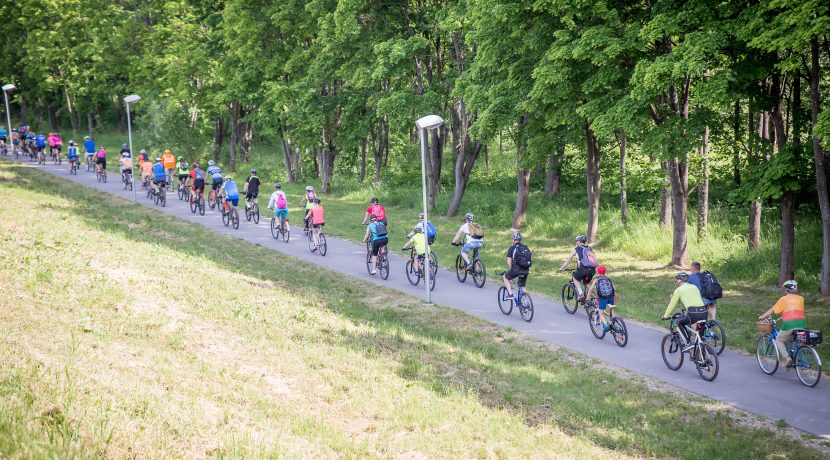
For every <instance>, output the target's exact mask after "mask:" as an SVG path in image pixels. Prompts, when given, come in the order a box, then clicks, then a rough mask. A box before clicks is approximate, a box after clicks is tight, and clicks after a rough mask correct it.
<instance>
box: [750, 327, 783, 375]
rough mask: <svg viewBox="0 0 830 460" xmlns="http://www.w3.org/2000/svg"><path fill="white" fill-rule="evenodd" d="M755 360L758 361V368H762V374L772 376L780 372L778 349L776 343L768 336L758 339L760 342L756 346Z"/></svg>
mask: <svg viewBox="0 0 830 460" xmlns="http://www.w3.org/2000/svg"><path fill="white" fill-rule="evenodd" d="M755 358H756V359H757V360H758V366H760V367H761V372H763V373H764V374H767V375H772V374H774V373H775V371H776V370H778V363H779V362H780V359H779V357H778V349H777V348H775V341H774V340H773V339H772V337H770V336H768V335H762V336H761V337H758V342H757V343H756V344H755Z"/></svg>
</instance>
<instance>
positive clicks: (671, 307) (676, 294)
mask: <svg viewBox="0 0 830 460" xmlns="http://www.w3.org/2000/svg"><path fill="white" fill-rule="evenodd" d="M679 300H680V289H675V290H674V294H672V296H671V301H670V302H669V306H668V307H667V308H666V311H665V312H664V313H663V316H662V318H661V319H668V318H669V315H671V314H672V312H673V311H674V307H676V306H677V302H678V301H679Z"/></svg>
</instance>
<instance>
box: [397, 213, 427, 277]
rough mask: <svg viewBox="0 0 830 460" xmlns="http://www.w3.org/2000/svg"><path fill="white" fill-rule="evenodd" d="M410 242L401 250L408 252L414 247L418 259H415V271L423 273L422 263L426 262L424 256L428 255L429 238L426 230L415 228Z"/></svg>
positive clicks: (411, 233)
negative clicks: (425, 233)
mask: <svg viewBox="0 0 830 460" xmlns="http://www.w3.org/2000/svg"><path fill="white" fill-rule="evenodd" d="M410 235H411V236H409V241H407V242H406V244H404V245H403V247H402V248H401V250H407V249H409V248H412V247H414V248H415V253H416V255H417V257H415V271H416V272H420V271H421V263H422V262H423V261H424V256H425V255H426V253H427V237H426V235H424V230H423V229H422V228H421V227H419V226H417V225H416V226H415V227H414V228H413V229H412V232H410Z"/></svg>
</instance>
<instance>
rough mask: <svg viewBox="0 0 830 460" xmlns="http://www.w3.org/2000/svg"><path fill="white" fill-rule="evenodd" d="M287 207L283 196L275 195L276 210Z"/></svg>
mask: <svg viewBox="0 0 830 460" xmlns="http://www.w3.org/2000/svg"><path fill="white" fill-rule="evenodd" d="M287 207H288V202H287V201H285V195H277V208H278V209H284V208H287Z"/></svg>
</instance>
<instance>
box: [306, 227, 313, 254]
mask: <svg viewBox="0 0 830 460" xmlns="http://www.w3.org/2000/svg"><path fill="white" fill-rule="evenodd" d="M306 237H307V238H308V250H309V251H311V253H312V254H313V253H314V251H313V249H314V233H312V232H308V234H307V235H306Z"/></svg>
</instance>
